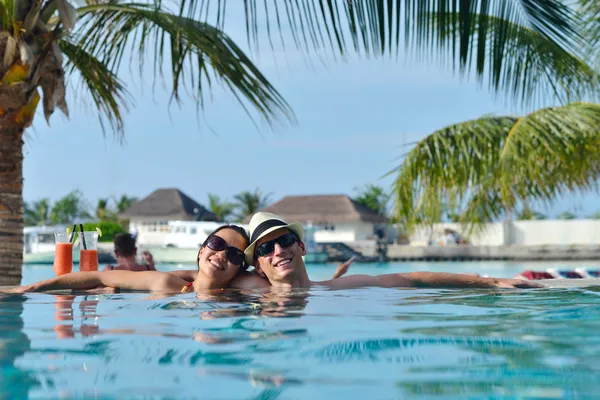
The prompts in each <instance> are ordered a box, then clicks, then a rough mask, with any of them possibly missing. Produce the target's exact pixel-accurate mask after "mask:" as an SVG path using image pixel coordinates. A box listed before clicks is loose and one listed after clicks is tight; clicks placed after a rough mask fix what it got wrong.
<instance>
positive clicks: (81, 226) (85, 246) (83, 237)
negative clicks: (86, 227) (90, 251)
mask: <svg viewBox="0 0 600 400" xmlns="http://www.w3.org/2000/svg"><path fill="white" fill-rule="evenodd" d="M79 229H80V230H81V244H83V249H84V250H87V245H86V244H85V235H84V234H83V224H79Z"/></svg>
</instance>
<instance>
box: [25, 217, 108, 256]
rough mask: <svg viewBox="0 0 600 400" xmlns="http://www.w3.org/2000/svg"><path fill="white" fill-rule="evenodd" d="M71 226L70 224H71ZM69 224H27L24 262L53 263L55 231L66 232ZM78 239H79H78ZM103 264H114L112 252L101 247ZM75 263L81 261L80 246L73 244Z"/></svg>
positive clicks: (100, 254)
mask: <svg viewBox="0 0 600 400" xmlns="http://www.w3.org/2000/svg"><path fill="white" fill-rule="evenodd" d="M69 226H70V225H69ZM66 230H67V225H55V226H27V227H25V228H23V264H53V263H54V248H55V239H54V233H55V232H66ZM76 240H77V239H76ZM98 259H99V262H100V263H101V264H112V263H113V262H115V258H114V257H113V256H112V254H110V253H108V252H106V251H102V250H101V249H99V252H98ZM73 263H75V264H77V263H79V247H77V246H73Z"/></svg>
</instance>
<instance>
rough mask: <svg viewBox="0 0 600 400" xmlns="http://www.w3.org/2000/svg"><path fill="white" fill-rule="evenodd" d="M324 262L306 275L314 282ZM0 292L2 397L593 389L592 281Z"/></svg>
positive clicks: (490, 270)
mask: <svg viewBox="0 0 600 400" xmlns="http://www.w3.org/2000/svg"><path fill="white" fill-rule="evenodd" d="M581 265H585V266H589V267H598V265H597V264H596V265H594V264H590V263H583V264H581ZM548 266H549V265H548V264H537V265H532V264H523V263H520V264H510V263H465V264H461V263H443V264H441V263H440V264H425V263H422V264H419V263H415V264H400V263H398V264H390V265H387V266H375V265H370V266H354V267H353V268H352V270H351V272H354V273H363V272H365V271H366V272H370V273H386V272H394V271H412V270H445V271H455V272H456V271H460V272H478V273H483V274H489V275H494V276H513V275H514V274H516V273H518V272H520V271H521V270H522V269H525V268H537V269H545V268H547V267H548ZM552 266H553V267H573V266H575V265H574V264H555V265H552ZM578 266H579V265H578ZM161 268H162V269H167V268H175V267H167V266H162V267H161ZM334 269H335V266H311V267H310V268H309V273H310V274H311V276H312V277H314V278H315V279H320V278H325V277H328V276H330V275H331V274H332V273H333V270H334ZM48 270H50V271H48ZM46 276H48V277H49V276H52V272H51V267H49V266H44V267H41V266H38V267H35V266H31V267H27V268H25V270H24V278H23V282H24V283H29V282H31V281H33V280H37V279H41V278H44V277H46ZM0 296H2V297H1V298H0V322H1V323H0V368H1V371H0V398H6V399H22V398H27V397H30V398H61V399H69V398H78V399H79V398H98V399H106V398H109V399H110V398H115V399H116V398H147V399H175V398H185V399H188V398H203V399H307V398H317V399H320V398H328V399H331V398H352V399H354V398H356V399H363V398H369V399H370V398H377V399H389V398H456V399H463V398H495V399H500V398H526V399H529V398H532V399H533V398H536V399H537V398H540V399H541V398H544V399H553V398H557V399H558V398H586V397H590V398H591V397H595V396H596V393H598V392H599V391H600V335H598V332H600V289H598V288H578V289H536V290H530V291H522V290H502V291H500V290H431V289H427V290H423V289H420V290H406V289H405V290H399V289H375V288H369V289H360V290H348V291H326V290H311V291H310V292H308V293H307V292H298V293H293V294H291V295H276V294H259V293H251V294H247V295H240V294H237V293H231V292H227V291H224V292H223V293H220V294H218V295H212V296H211V295H201V296H198V295H196V294H193V293H188V294H184V295H179V296H173V297H162V296H155V295H150V294H142V293H136V294H111V295H86V296H82V295H81V296H71V295H62V296H59V295H49V294H28V295H25V296H16V295H11V296H8V295H0Z"/></svg>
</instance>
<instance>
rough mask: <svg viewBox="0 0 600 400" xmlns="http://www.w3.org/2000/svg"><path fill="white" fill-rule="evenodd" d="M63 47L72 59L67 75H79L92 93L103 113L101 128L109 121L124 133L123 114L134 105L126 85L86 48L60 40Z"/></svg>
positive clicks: (84, 85) (70, 59) (100, 112)
mask: <svg viewBox="0 0 600 400" xmlns="http://www.w3.org/2000/svg"><path fill="white" fill-rule="evenodd" d="M59 46H60V49H61V51H62V53H63V54H64V55H65V56H66V57H67V59H68V61H67V65H66V66H65V72H66V73H67V74H69V73H74V74H78V75H79V77H80V78H81V87H82V88H83V89H86V90H87V91H88V92H89V95H90V97H91V98H92V101H93V102H94V104H95V106H96V108H97V109H98V111H99V113H98V119H99V120H100V124H101V125H102V126H103V127H104V121H105V119H107V120H108V122H109V123H110V125H111V127H112V128H113V130H114V131H115V132H116V133H122V132H123V110H124V109H127V107H128V104H130V102H131V101H130V95H129V93H128V92H127V89H126V88H125V85H124V84H123V82H122V81H121V80H120V79H119V78H118V77H117V76H116V75H115V74H114V73H113V72H112V71H110V70H109V69H108V68H107V67H106V65H105V64H104V63H102V62H101V61H99V60H98V59H97V58H96V57H94V56H93V55H92V54H90V53H88V52H86V51H85V49H84V48H83V47H81V46H79V45H77V44H73V43H71V42H69V41H68V40H60V41H59Z"/></svg>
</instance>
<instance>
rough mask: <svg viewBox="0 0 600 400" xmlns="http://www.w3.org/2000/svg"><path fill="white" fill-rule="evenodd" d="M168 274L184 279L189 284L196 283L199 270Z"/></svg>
mask: <svg viewBox="0 0 600 400" xmlns="http://www.w3.org/2000/svg"><path fill="white" fill-rule="evenodd" d="M168 273H169V274H171V275H175V276H176V277H178V278H180V279H183V280H184V281H187V282H194V279H196V276H198V270H191V269H182V270H178V271H169V272H168Z"/></svg>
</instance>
